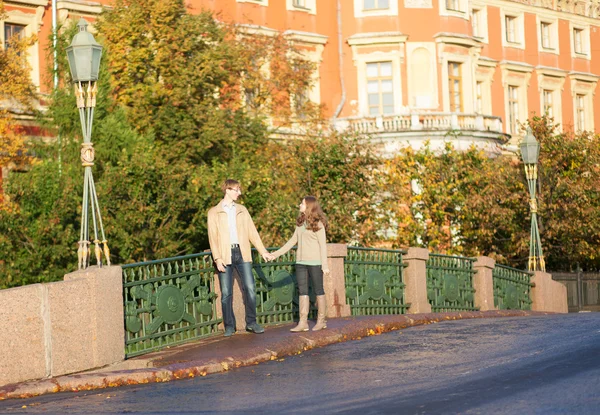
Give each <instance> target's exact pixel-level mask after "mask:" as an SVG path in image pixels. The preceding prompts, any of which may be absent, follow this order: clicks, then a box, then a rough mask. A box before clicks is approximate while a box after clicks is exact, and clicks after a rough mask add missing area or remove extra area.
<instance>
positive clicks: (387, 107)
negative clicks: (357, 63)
mask: <svg viewBox="0 0 600 415" xmlns="http://www.w3.org/2000/svg"><path fill="white" fill-rule="evenodd" d="M367 95H368V100H369V115H383V114H393V113H394V86H393V79H392V62H377V63H368V64H367Z"/></svg>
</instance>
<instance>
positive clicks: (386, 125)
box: [337, 112, 502, 134]
mask: <svg viewBox="0 0 600 415" xmlns="http://www.w3.org/2000/svg"><path fill="white" fill-rule="evenodd" d="M337 126H338V128H340V129H343V130H344V129H348V128H349V129H350V130H352V131H354V132H357V133H362V134H369V133H394V132H404V131H407V132H408V131H419V130H426V131H430V130H438V131H452V130H464V131H488V132H494V133H502V119H501V118H500V117H496V116H492V115H479V114H460V113H448V112H427V113H411V114H403V115H389V116H377V117H348V118H343V119H339V120H338V121H337Z"/></svg>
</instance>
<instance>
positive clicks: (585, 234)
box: [529, 117, 600, 270]
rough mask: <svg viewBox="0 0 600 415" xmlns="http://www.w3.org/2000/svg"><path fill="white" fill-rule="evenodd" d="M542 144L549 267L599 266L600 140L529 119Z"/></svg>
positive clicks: (543, 227)
mask: <svg viewBox="0 0 600 415" xmlns="http://www.w3.org/2000/svg"><path fill="white" fill-rule="evenodd" d="M529 125H530V126H531V127H532V129H533V132H534V135H535V137H536V138H537V140H538V141H539V142H540V146H541V147H540V159H539V197H538V201H539V203H538V209H539V224H540V235H541V238H542V248H543V250H544V257H545V258H546V267H547V269H550V270H557V269H559V270H560V269H568V268H569V267H574V266H575V263H576V262H579V263H580V265H581V266H582V267H584V268H588V269H598V267H600V136H598V135H596V134H591V133H587V132H585V133H579V134H574V133H573V132H570V131H566V132H563V133H559V132H558V131H557V129H556V126H555V125H553V122H552V119H549V118H548V117H534V118H532V119H530V120H529Z"/></svg>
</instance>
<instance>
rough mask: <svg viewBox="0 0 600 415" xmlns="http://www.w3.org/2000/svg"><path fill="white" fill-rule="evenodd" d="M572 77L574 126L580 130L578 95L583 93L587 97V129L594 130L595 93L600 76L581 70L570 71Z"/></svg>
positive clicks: (576, 129)
mask: <svg viewBox="0 0 600 415" xmlns="http://www.w3.org/2000/svg"><path fill="white" fill-rule="evenodd" d="M569 78H570V79H571V95H572V99H573V128H574V129H575V131H578V125H577V115H578V114H577V96H578V95H583V96H584V99H585V101H584V102H585V128H584V130H585V131H594V93H595V91H596V85H597V84H598V79H599V78H600V77H598V76H596V75H593V74H584V73H579V72H571V73H569Z"/></svg>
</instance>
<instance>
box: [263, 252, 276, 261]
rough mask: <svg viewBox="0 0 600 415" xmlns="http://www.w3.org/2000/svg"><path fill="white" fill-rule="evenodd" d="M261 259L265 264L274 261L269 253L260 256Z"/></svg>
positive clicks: (273, 257)
mask: <svg viewBox="0 0 600 415" xmlns="http://www.w3.org/2000/svg"><path fill="white" fill-rule="evenodd" d="M262 257H263V259H264V260H265V261H267V262H269V261H273V260H274V259H275V256H274V255H272V254H270V253H268V252H265V253H264V254H262Z"/></svg>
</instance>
